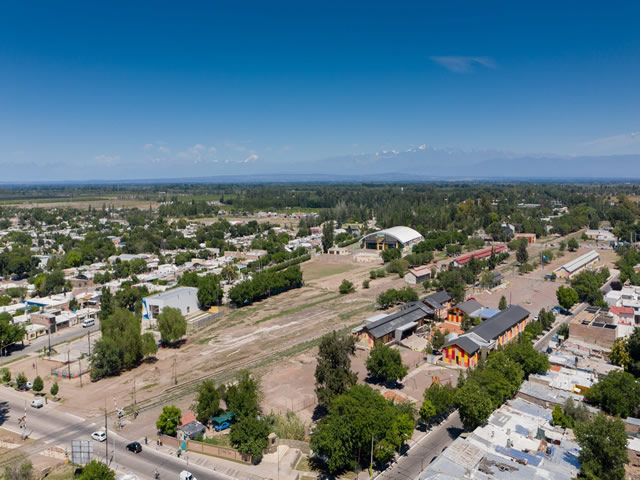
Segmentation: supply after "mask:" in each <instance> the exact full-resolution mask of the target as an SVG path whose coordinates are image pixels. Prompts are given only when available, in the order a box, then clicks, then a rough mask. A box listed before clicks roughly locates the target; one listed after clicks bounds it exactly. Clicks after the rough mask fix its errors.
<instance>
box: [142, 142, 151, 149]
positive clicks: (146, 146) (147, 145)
mask: <svg viewBox="0 0 640 480" xmlns="http://www.w3.org/2000/svg"><path fill="white" fill-rule="evenodd" d="M143 148H144V149H145V150H153V143H145V144H144V147H143Z"/></svg>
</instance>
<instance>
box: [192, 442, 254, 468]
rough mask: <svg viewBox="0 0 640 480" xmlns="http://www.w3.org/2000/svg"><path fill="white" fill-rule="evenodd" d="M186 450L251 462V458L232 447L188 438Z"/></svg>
mask: <svg viewBox="0 0 640 480" xmlns="http://www.w3.org/2000/svg"><path fill="white" fill-rule="evenodd" d="M187 450H189V451H190V452H198V453H204V454H205V455H212V456H214V457H221V458H228V459H230V460H235V461H236V462H242V463H246V464H251V463H252V459H251V457H250V456H248V455H243V454H241V453H240V452H238V451H237V450H234V449H233V448H229V447H219V446H217V445H209V444H208V443H203V442H196V441H195V440H189V441H188V442H187Z"/></svg>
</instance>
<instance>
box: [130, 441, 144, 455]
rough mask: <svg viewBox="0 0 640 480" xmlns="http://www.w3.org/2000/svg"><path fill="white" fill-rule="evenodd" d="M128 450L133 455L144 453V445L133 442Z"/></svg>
mask: <svg viewBox="0 0 640 480" xmlns="http://www.w3.org/2000/svg"><path fill="white" fill-rule="evenodd" d="M126 448H127V450H129V451H130V452H133V453H140V452H141V451H142V445H140V443H139V442H131V443H130V444H128V445H127V447H126Z"/></svg>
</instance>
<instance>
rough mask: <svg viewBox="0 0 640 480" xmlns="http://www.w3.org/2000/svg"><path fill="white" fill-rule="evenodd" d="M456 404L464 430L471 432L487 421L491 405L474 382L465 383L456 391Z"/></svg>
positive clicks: (491, 409) (484, 393) (491, 410)
mask: <svg viewBox="0 0 640 480" xmlns="http://www.w3.org/2000/svg"><path fill="white" fill-rule="evenodd" d="M456 404H457V406H458V412H459V413H460V419H461V420H462V424H463V425H464V428H465V430H467V431H472V430H474V429H475V428H476V427H479V426H480V425H482V424H483V423H484V422H486V421H487V419H488V418H489V415H491V412H493V404H492V402H491V399H490V398H489V396H487V394H486V392H485V391H484V390H483V389H482V388H481V387H480V385H478V384H477V383H476V382H475V381H473V380H470V381H466V382H465V383H464V385H463V386H462V387H459V388H458V389H457V391H456Z"/></svg>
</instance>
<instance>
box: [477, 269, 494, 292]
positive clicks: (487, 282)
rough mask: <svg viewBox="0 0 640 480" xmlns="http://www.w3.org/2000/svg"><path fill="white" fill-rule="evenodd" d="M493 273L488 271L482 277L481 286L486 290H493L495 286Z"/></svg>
mask: <svg viewBox="0 0 640 480" xmlns="http://www.w3.org/2000/svg"><path fill="white" fill-rule="evenodd" d="M493 278H494V277H493V272H491V271H489V270H486V271H484V272H482V275H480V285H481V286H482V287H484V288H491V286H492V285H493Z"/></svg>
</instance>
